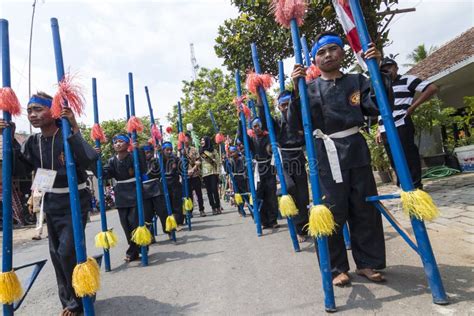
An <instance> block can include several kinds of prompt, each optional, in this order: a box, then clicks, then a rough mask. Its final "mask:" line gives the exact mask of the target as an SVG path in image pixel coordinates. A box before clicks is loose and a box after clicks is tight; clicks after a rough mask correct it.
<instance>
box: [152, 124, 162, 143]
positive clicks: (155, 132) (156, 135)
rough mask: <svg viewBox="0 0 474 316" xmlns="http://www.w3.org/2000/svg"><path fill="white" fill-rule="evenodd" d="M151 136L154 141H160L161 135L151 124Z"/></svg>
mask: <svg viewBox="0 0 474 316" xmlns="http://www.w3.org/2000/svg"><path fill="white" fill-rule="evenodd" d="M151 136H153V137H152V138H154V139H156V140H161V133H160V130H159V129H158V127H157V126H156V124H153V125H152V127H151Z"/></svg>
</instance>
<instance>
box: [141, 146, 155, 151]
mask: <svg viewBox="0 0 474 316" xmlns="http://www.w3.org/2000/svg"><path fill="white" fill-rule="evenodd" d="M142 149H143V150H144V151H153V148H152V147H151V146H150V145H145V146H142Z"/></svg>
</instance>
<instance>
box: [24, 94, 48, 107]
mask: <svg viewBox="0 0 474 316" xmlns="http://www.w3.org/2000/svg"><path fill="white" fill-rule="evenodd" d="M33 103H34V104H39V105H42V106H46V107H48V108H51V105H52V104H53V100H50V99H44V98H40V97H37V96H32V97H31V99H30V101H28V105H30V104H33Z"/></svg>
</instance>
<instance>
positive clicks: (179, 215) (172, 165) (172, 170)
mask: <svg viewBox="0 0 474 316" xmlns="http://www.w3.org/2000/svg"><path fill="white" fill-rule="evenodd" d="M162 150H163V163H164V165H165V172H166V183H167V184H168V194H169V196H170V202H171V207H172V208H173V214H174V217H175V219H176V223H177V224H178V229H177V230H178V231H179V230H181V227H180V226H182V225H183V223H184V215H183V207H182V206H183V188H182V185H181V182H180V181H179V177H180V176H181V162H180V159H179V158H178V157H177V156H176V155H175V154H173V145H171V143H170V142H164V143H163V145H162Z"/></svg>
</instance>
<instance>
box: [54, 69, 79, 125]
mask: <svg viewBox="0 0 474 316" xmlns="http://www.w3.org/2000/svg"><path fill="white" fill-rule="evenodd" d="M72 79H73V78H72V76H70V75H69V74H66V75H65V76H64V78H63V79H62V80H61V81H60V82H59V83H58V92H56V94H55V95H54V98H53V105H52V106H51V115H52V116H53V118H59V117H60V116H61V110H62V109H63V107H66V106H67V107H70V108H71V110H72V111H73V112H74V114H76V115H78V116H81V115H82V114H83V113H84V104H85V102H84V96H83V95H82V92H81V88H80V87H79V86H78V85H75V84H73V83H72Z"/></svg>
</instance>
